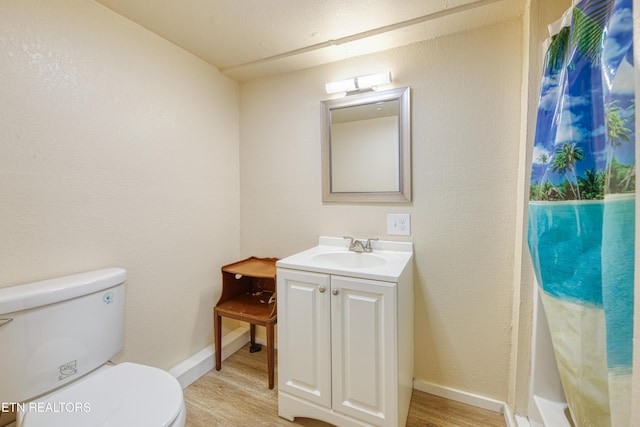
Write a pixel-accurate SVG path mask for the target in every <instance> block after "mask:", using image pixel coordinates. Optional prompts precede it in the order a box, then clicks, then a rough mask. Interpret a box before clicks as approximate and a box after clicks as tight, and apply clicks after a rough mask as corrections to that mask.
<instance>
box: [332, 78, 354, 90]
mask: <svg viewBox="0 0 640 427" xmlns="http://www.w3.org/2000/svg"><path fill="white" fill-rule="evenodd" d="M356 89H358V88H357V87H356V79H354V78H351V79H347V80H340V81H338V82H330V83H327V84H326V85H325V90H326V91H327V93H339V92H351V91H353V90H356Z"/></svg>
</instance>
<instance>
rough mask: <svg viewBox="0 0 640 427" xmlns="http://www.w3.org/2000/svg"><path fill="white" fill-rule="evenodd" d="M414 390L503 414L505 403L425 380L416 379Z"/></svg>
mask: <svg viewBox="0 0 640 427" xmlns="http://www.w3.org/2000/svg"><path fill="white" fill-rule="evenodd" d="M413 388H414V389H415V390H418V391H423V392H425V393H429V394H433V395H436V396H440V397H444V398H446V399H450V400H455V401H456V402H461V403H466V404H467V405H472V406H476V407H478V408H483V409H488V410H490V411H493V412H498V413H503V412H504V408H505V402H502V401H500V400H496V399H492V398H490V397H486V396H480V395H478V394H474V393H469V392H466V391H462V390H456V389H453V388H449V387H444V386H441V385H437V384H432V383H429V382H426V381H424V380H419V379H414V380H413Z"/></svg>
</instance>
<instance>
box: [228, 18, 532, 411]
mask: <svg viewBox="0 0 640 427" xmlns="http://www.w3.org/2000/svg"><path fill="white" fill-rule="evenodd" d="M521 32H522V25H521V22H520V20H516V21H511V22H507V23H502V24H498V25H494V26H491V27H486V28H481V29H477V30H473V31H468V32H464V33H459V34H454V35H451V36H447V37H442V38H439V39H436V40H432V41H428V42H424V43H419V44H414V45H410V46H407V47H403V48H399V49H395V50H391V51H386V52H382V53H379V54H374V55H369V56H363V57H359V58H355V59H352V60H348V61H342V62H338V63H334V64H330V65H327V66H323V67H317V68H313V69H309V70H305V71H300V72H296V73H291V74H287V75H281V76H276V77H272V78H265V79H260V80H256V81H253V82H249V83H246V84H243V85H242V86H241V89H240V91H241V101H240V102H241V108H240V111H241V120H240V121H241V123H242V129H241V137H240V140H241V146H240V159H241V165H242V167H241V188H242V195H241V224H242V235H241V252H242V254H243V255H245V256H247V255H258V256H277V257H284V256H287V255H290V254H292V253H295V252H297V251H300V250H303V249H306V248H309V247H311V246H313V245H315V244H316V242H317V238H318V236H319V235H333V236H342V235H355V236H359V237H374V236H376V237H380V238H382V239H398V240H399V239H401V238H398V237H397V236H388V235H387V234H386V214H387V213H390V212H408V213H410V214H411V228H412V236H410V237H409V240H411V241H413V242H414V243H415V279H416V281H415V356H416V357H415V360H416V366H415V376H416V378H417V379H419V380H422V381H426V382H429V383H433V384H437V385H442V386H446V387H452V388H455V389H458V390H462V391H467V392H471V393H476V394H479V395H482V396H486V397H490V398H495V399H499V400H503V401H504V400H506V399H507V387H508V382H509V358H510V350H511V347H510V345H511V320H512V318H511V314H512V313H511V311H512V302H513V301H512V300H513V279H514V277H513V274H514V273H513V267H514V254H513V249H514V235H515V232H516V228H515V227H516V226H515V219H516V201H515V193H516V185H517V172H518V171H517V168H518V149H519V144H520V104H521V94H520V91H521V76H522V71H521V66H522V59H523V55H522V42H521ZM386 69H389V70H391V73H392V75H393V80H394V86H406V85H410V86H411V87H412V92H411V97H412V109H413V111H412V118H413V124H412V144H413V155H412V158H413V202H412V203H411V204H410V205H372V204H368V205H332V204H323V203H322V199H321V180H320V101H321V100H323V99H326V98H327V96H326V95H325V94H324V83H325V82H327V81H332V80H337V79H340V78H346V77H350V76H354V75H362V74H368V73H373V72H377V71H382V70H386ZM371 168H372V169H374V168H375V165H371Z"/></svg>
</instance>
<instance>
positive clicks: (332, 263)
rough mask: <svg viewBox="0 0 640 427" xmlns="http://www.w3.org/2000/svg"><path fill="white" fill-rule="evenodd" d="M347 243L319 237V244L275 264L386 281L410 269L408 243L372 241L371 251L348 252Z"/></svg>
mask: <svg viewBox="0 0 640 427" xmlns="http://www.w3.org/2000/svg"><path fill="white" fill-rule="evenodd" d="M359 240H363V239H359ZM364 240H366V239H364ZM348 244H349V241H348V240H347V239H344V238H342V237H326V236H321V237H320V238H319V239H318V246H314V247H313V248H311V249H307V250H305V251H302V252H299V253H297V254H294V255H291V256H289V257H286V258H283V259H281V260H279V261H278V262H277V263H276V266H277V267H280V268H289V269H294V270H304V271H312V272H317V273H327V274H335V275H341V276H351V277H359V278H363V279H373V280H384V281H389V282H396V281H398V279H399V278H400V276H401V275H402V273H403V272H404V270H405V269H406V268H411V267H410V266H411V263H410V261H411V258H412V257H413V243H411V242H394V241H372V242H371V247H372V249H373V250H372V251H371V252H365V253H359V252H353V251H349V249H348Z"/></svg>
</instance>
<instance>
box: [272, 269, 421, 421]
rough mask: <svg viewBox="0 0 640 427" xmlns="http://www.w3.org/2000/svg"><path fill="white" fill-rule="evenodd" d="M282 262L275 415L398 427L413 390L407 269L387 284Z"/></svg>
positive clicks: (409, 288) (409, 277)
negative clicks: (303, 268)
mask: <svg viewBox="0 0 640 427" xmlns="http://www.w3.org/2000/svg"><path fill="white" fill-rule="evenodd" d="M409 259H410V256H409ZM283 264H284V265H286V266H287V267H278V269H277V286H278V291H277V295H278V414H279V415H280V416H281V417H283V418H286V419H289V420H291V421H293V419H294V418H295V417H308V418H316V419H320V420H323V421H326V422H329V423H332V424H335V425H337V426H385V427H391V426H393V427H395V426H404V425H405V423H406V417H407V413H408V409H409V403H410V400H411V392H412V386H413V297H412V296H413V283H412V274H411V266H408V268H404V269H403V270H402V274H399V276H398V277H397V278H396V280H395V281H389V280H378V279H372V278H368V277H354V276H348V275H345V274H343V273H345V271H339V272H336V271H332V270H331V269H328V270H329V271H327V272H323V271H320V270H323V269H322V268H313V266H312V268H313V270H315V271H313V270H312V271H309V270H302V269H297V266H296V265H295V263H294V264H288V262H287V261H286V259H285V260H284V263H283ZM292 267H293V268H292ZM360 275H361V276H362V275H364V276H366V274H360ZM392 278H393V277H392Z"/></svg>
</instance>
